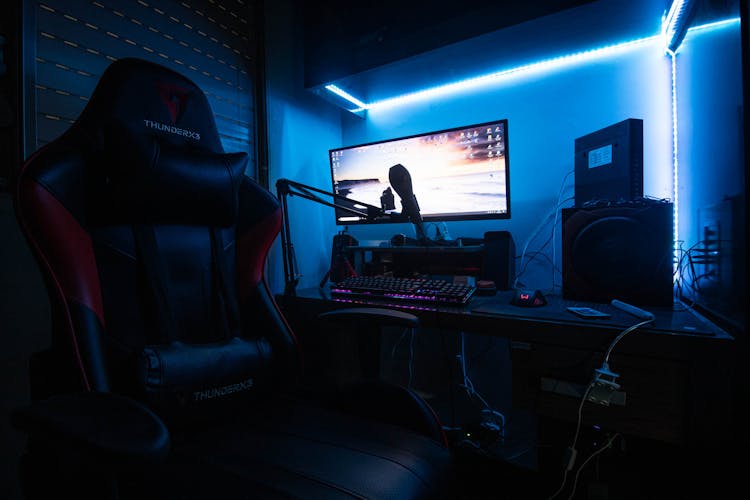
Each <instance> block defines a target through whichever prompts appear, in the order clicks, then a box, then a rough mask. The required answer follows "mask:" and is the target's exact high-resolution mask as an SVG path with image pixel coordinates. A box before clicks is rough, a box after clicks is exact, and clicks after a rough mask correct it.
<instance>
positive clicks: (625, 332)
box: [603, 318, 654, 367]
mask: <svg viewBox="0 0 750 500" xmlns="http://www.w3.org/2000/svg"><path fill="white" fill-rule="evenodd" d="M652 321H654V318H651V319H647V320H645V321H641V322H640V323H636V324H635V325H633V326H631V327H629V328H626V329H625V330H623V331H622V332H621V333H620V334H619V335H618V336H617V337H615V339H614V340H613V341H612V343H611V344H610V345H609V348H607V354H606V355H605V356H604V363H603V365H604V366H605V367H606V366H608V365H609V355H610V354H611V353H612V349H614V348H615V344H617V343H618V342H619V341H620V340H621V339H622V338H623V337H624V336H625V335H627V334H628V333H630V332H632V331H633V330H636V329H638V328H640V327H642V326H643V325H647V324H649V323H651V322H652Z"/></svg>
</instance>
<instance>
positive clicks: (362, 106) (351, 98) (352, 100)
mask: <svg viewBox="0 0 750 500" xmlns="http://www.w3.org/2000/svg"><path fill="white" fill-rule="evenodd" d="M326 90H327V91H329V92H331V93H333V94H336V95H337V96H339V97H341V98H344V99H346V100H347V101H349V102H350V103H352V104H354V105H355V106H357V107H358V109H350V110H349V111H351V112H352V113H356V112H357V111H362V110H363V109H367V104H365V103H363V102H362V101H360V100H359V99H357V98H356V97H354V96H353V95H351V94H350V93H349V92H347V91H345V90H343V89H341V88H339V87H338V86H336V85H333V84H329V85H326Z"/></svg>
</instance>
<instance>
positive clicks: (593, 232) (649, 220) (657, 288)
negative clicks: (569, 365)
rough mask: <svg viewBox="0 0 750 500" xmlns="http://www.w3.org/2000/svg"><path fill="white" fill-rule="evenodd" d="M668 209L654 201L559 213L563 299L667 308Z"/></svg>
mask: <svg viewBox="0 0 750 500" xmlns="http://www.w3.org/2000/svg"><path fill="white" fill-rule="evenodd" d="M672 209H673V204H672V203H668V202H657V201H654V202H640V203H637V202H631V203H621V204H612V205H609V206H602V207H594V208H566V209H563V211H562V256H563V298H565V299H572V300H582V301H590V302H609V301H611V300H612V299H619V300H621V301H624V302H628V303H631V304H634V305H642V306H649V305H650V306H669V305H671V304H672V303H673V261H674V257H673V231H672V228H673V219H672V217H673V213H672Z"/></svg>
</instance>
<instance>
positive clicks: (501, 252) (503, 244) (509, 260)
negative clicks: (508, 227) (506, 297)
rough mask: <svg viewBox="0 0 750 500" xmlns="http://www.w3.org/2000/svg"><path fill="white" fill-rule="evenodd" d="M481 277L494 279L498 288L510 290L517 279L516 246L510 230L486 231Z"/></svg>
mask: <svg viewBox="0 0 750 500" xmlns="http://www.w3.org/2000/svg"><path fill="white" fill-rule="evenodd" d="M483 245H484V249H483V253H482V272H481V278H482V279H484V280H492V281H494V282H495V287H496V288H497V289H498V290H510V289H511V288H512V287H513V281H515V279H516V247H515V244H514V243H513V236H512V235H511V234H510V233H509V232H508V231H487V232H486V233H484V240H483Z"/></svg>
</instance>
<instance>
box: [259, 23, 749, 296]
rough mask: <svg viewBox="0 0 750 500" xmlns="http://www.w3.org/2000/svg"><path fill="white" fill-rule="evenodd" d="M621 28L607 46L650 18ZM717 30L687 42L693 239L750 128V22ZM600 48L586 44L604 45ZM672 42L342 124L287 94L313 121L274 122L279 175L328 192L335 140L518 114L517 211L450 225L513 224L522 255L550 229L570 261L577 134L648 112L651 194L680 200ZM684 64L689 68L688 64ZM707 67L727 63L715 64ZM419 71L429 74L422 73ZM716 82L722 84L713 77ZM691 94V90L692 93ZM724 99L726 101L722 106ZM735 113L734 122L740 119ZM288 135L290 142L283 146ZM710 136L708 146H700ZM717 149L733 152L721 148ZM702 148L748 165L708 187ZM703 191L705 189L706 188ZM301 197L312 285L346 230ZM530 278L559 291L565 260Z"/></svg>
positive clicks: (395, 73) (373, 235) (550, 251)
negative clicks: (749, 95) (560, 209)
mask: <svg viewBox="0 0 750 500" xmlns="http://www.w3.org/2000/svg"><path fill="white" fill-rule="evenodd" d="M660 14H661V12H659V11H658V10H657V11H654V17H655V19H654V26H658V24H659V19H658V17H659V15H660ZM610 21H611V22H615V21H616V20H615V19H612V20H610ZM544 22H552V23H553V24H554V16H553V17H552V18H551V19H547V20H545V21H540V22H539V25H538V29H540V30H544V28H545V26H544ZM651 29H652V26H648V27H647V29H646V31H647V34H648V35H656V34H657V32H656V31H649V30H651ZM618 33H619V34H618V37H623V38H618V39H616V40H614V39H613V40H606V41H605V42H604V43H605V44H615V43H620V42H623V41H627V40H632V39H634V38H643V33H644V28H643V26H640V27H639V28H638V30H635V31H634V36H633V37H627V36H626V35H627V33H625V34H623V32H622V30H620V31H619V32H618ZM711 33H713V34H709V32H708V31H706V32H705V33H704V32H700V33H698V32H696V33H692V34H690V35H688V37H687V39H686V42H685V48H684V49H683V50H682V51H681V52H680V53H679V54H678V56H677V64H678V75H679V76H678V78H680V81H679V82H678V87H679V91H678V92H680V94H679V95H680V98H679V99H678V102H679V103H680V104H679V106H681V107H680V109H679V110H678V115H679V116H680V117H681V122H680V133H681V134H682V136H683V138H682V139H681V141H682V142H681V146H682V147H683V149H684V150H681V152H680V165H681V172H680V178H681V179H685V183H686V184H685V185H684V186H681V188H680V195H681V197H682V198H684V200H682V203H683V205H681V207H682V208H681V213H684V215H683V216H682V217H681V222H680V233H681V234H682V235H683V236H685V237H692V236H691V235H690V231H691V229H690V226H689V225H690V222H689V221H690V214H691V213H693V212H694V211H695V207H696V205H695V203H696V200H697V199H698V198H700V197H701V196H702V197H704V198H705V200H703V201H699V202H698V203H704V202H708V201H709V200H711V199H713V200H717V199H720V198H721V196H722V194H720V193H721V192H726V191H727V187H728V186H739V185H741V182H740V181H739V179H741V176H742V171H741V161H738V158H741V157H738V154H741V153H740V151H741V149H742V142H741V140H740V138H739V134H740V132H739V130H740V129H739V128H738V120H739V117H740V113H739V110H738V106H739V105H740V104H741V90H740V85H741V84H740V82H741V80H740V75H739V61H740V58H739V27H738V25H737V26H735V27H733V28H728V29H723V30H717V31H714V32H711ZM548 43H549V42H548ZM727 45H728V47H727ZM599 46H601V45H599ZM599 46H596V45H593V46H588V47H585V48H586V49H597V48H599ZM662 47H663V44H662V42H661V40H659V39H658V38H654V39H652V40H648V41H645V42H643V43H641V44H638V45H635V46H632V47H629V48H628V49H627V50H623V51H619V52H617V53H613V54H610V55H603V56H600V57H598V58H596V59H591V60H582V61H579V62H576V63H574V64H570V65H567V66H563V67H556V68H553V69H550V70H548V71H542V72H533V73H527V74H523V73H522V74H518V75H516V76H514V77H512V78H510V79H506V80H503V81H500V82H498V83H495V84H493V85H491V86H485V87H483V88H481V89H473V90H471V91H466V92H459V93H455V94H451V95H449V96H441V97H435V98H431V99H428V100H422V101H415V102H411V103H407V104H403V105H400V106H398V107H383V108H374V109H370V110H368V111H367V112H366V114H365V115H364V117H359V116H355V115H353V114H351V113H346V112H342V113H341V118H340V121H339V120H338V119H337V118H333V117H331V115H330V114H329V113H323V112H321V109H322V108H320V107H319V106H318V105H317V104H315V105H313V104H312V102H308V101H305V102H304V103H303V102H302V100H300V99H297V98H294V99H292V100H287V101H286V102H283V101H284V98H283V96H282V95H278V96H277V97H278V98H279V99H280V102H279V103H277V104H276V105H277V106H278V107H279V108H278V109H279V110H281V111H283V115H284V116H286V118H284V119H285V120H288V119H290V118H293V116H298V117H300V118H301V121H300V122H299V124H306V126H305V127H304V129H305V130H306V133H307V135H305V137H304V139H300V134H299V133H295V132H294V131H297V130H299V127H298V126H297V125H298V124H297V123H288V124H287V126H288V130H285V129H283V128H278V127H277V128H276V130H277V132H278V133H282V134H286V135H283V136H279V135H276V136H275V135H274V133H273V130H272V133H271V143H272V154H273V153H274V152H276V153H277V154H279V155H281V157H280V158H277V159H276V160H274V159H273V158H272V159H271V171H272V172H274V173H276V174H277V176H278V177H288V178H291V179H294V180H297V181H300V182H305V183H309V184H313V185H315V186H318V187H321V188H324V189H328V186H329V182H330V181H329V178H328V175H329V172H328V160H327V155H326V153H327V149H329V148H334V147H340V146H346V145H351V144H358V143H363V142H370V141H377V140H382V139H388V138H394V137H400V136H405V135H411V134H416V133H422V132H427V131H430V130H439V129H444V128H450V127H457V126H461V125H468V124H472V123H479V122H484V121H489V120H494V119H498V118H507V119H508V120H509V151H510V172H511V176H510V186H511V210H512V218H511V219H510V220H507V221H493V222H486V221H482V222H480V221H468V222H463V223H456V222H454V223H449V224H448V230H449V232H450V234H451V236H453V237H458V236H474V237H481V236H482V234H483V233H484V232H485V231H488V230H508V231H510V232H511V233H512V234H513V237H514V239H515V242H516V246H517V253H518V254H520V253H521V252H522V250H523V249H524V247H526V246H527V245H528V246H527V252H534V251H536V250H538V249H540V248H541V247H542V245H543V244H544V242H545V241H546V240H547V239H548V238H549V237H550V236H554V240H553V241H554V246H547V247H546V248H545V253H546V254H547V256H548V257H549V258H550V259H554V261H555V263H556V266H557V267H558V268H560V267H561V260H562V256H561V253H560V224H559V219H558V221H557V224H554V217H552V220H551V221H548V222H546V223H543V221H544V220H545V218H546V217H547V216H548V215H550V214H554V208H555V206H556V205H557V203H558V199H559V200H565V199H566V198H569V197H571V196H572V195H573V176H572V175H569V176H567V177H566V175H567V174H568V173H569V172H571V171H572V169H573V151H574V140H575V138H577V137H580V136H582V135H585V134H587V133H589V132H593V131H595V130H598V129H600V128H602V127H605V126H608V125H610V124H613V123H616V122H618V121H621V120H624V119H626V118H631V117H632V118H641V119H643V120H644V194H645V195H646V196H650V197H655V198H670V199H671V198H672V194H673V191H672V190H673V184H672V165H673V157H672V98H671V64H670V58H669V57H668V56H666V55H665V54H664V51H663V48H662ZM298 49H299V48H297V50H298ZM454 49H455V47H454ZM715 51H719V52H720V53H721V54H720V55H719V54H717V53H715ZM549 53H550V56H559V55H560V54H559V52H558V50H557V48H556V47H555V46H554V44H551V43H550V45H549ZM438 56H439V54H438ZM707 59H711V60H712V61H713V62H712V65H709V66H707V65H706V60H707ZM437 60H439V57H438V58H437ZM534 62H537V60H529V61H521V62H519V64H529V63H534ZM732 64H734V65H735V66H736V68H735V69H736V71H735V70H732V71H730V72H729V73H728V74H726V76H724V74H723V73H721V72H720V71H718V67H721V68H723V67H725V66H731V65H732ZM681 65H684V66H686V67H685V68H684V69H680V68H681V67H682V66H681ZM701 65H703V67H700V66H701ZM706 68H713V69H714V70H716V71H710V70H709V71H708V72H706V71H705V70H706ZM712 75H715V76H712ZM411 76H412V75H410V74H409V66H408V65H407V64H398V65H394V69H393V70H392V72H391V73H389V69H388V68H383V69H380V70H378V72H377V78H371V79H370V81H371V82H372V81H382V82H390V83H392V82H393V81H400V82H403V83H404V86H405V87H408V84H409V81H410V78H411ZM414 78H415V79H417V78H418V76H417V75H414ZM682 79H684V80H686V81H682ZM715 79H719V80H721V82H722V83H721V84H719V85H717V84H716V83H713V82H712V80H715ZM729 82H731V83H729ZM390 83H389V84H390ZM272 85H273V83H272ZM384 85H385V83H384ZM683 92H684V93H685V95H682V93H683ZM370 94H371V95H376V94H382V90H381V89H377V88H372V89H370ZM691 94H693V95H695V96H697V95H699V94H710V95H711V99H707V98H706V96H705V95H702V96H701V97H698V99H700V100H701V103H695V104H694V103H693V100H694V99H695V97H693V95H691ZM363 97H364V96H363ZM364 100H365V101H367V99H364ZM716 100H718V101H720V102H721V104H720V105H718V104H717V103H716V102H714V103H711V101H716ZM293 108H294V109H293ZM683 108H684V109H683ZM701 109H703V110H705V113H707V114H706V116H701V115H700V113H701ZM719 110H721V111H719ZM732 110H734V111H732ZM269 112H270V116H271V119H272V120H276V119H278V118H274V110H273V109H272V108H271V109H269ZM691 113H692V119H693V120H695V119H697V120H701V121H705V120H708V121H709V122H710V123H711V129H712V132H711V133H712V134H713V135H715V136H719V137H722V138H723V141H724V145H716V144H712V145H710V146H709V145H708V142H709V141H696V137H695V135H694V134H695V133H696V132H695V130H692V129H690V128H686V127H690V125H688V123H689V122H687V121H686V120H687V119H688V117H689V116H691ZM717 113H718V114H717ZM729 115H731V119H728V116H729ZM683 129H684V130H683ZM691 130H692V131H691ZM700 130H701V132H700V133H704V132H703V130H704V127H703V125H701V129H700ZM292 134H294V135H293V136H294V137H295V138H297V139H295V141H294V143H295V144H294V147H293V148H292V149H290V150H289V154H287V155H284V154H283V151H284V150H285V148H286V146H284V145H283V144H285V143H287V142H288V141H289V140H290V137H292ZM275 137H276V139H275ZM278 141H280V142H281V143H282V144H275V142H278ZM701 143H702V144H703V145H702V146H697V145H698V144H701ZM720 144H721V142H720ZM696 148H697V149H696ZM714 148H719V149H720V150H721V151H720V152H716V151H714ZM700 156H707V157H713V158H722V159H726V161H724V162H723V163H725V164H727V165H732V166H734V165H736V169H733V168H729V169H728V170H727V171H726V172H723V173H720V174H717V176H718V177H720V180H716V179H714V180H712V181H711V182H713V183H714V184H717V185H716V186H715V187H714V188H711V189H710V191H706V190H705V189H704V188H703V187H702V184H703V183H704V182H706V179H702V178H701V176H706V177H711V176H712V175H713V174H711V173H710V171H712V170H711V169H706V168H705V165H704V163H705V162H704V161H702V160H701V159H699V157H700ZM713 171H714V172H715V170H713ZM564 180H565V183H564V184H563V181H564ZM691 185H692V186H693V187H690V186H691ZM698 186H701V187H700V188H698ZM696 191H699V192H700V193H701V194H696ZM297 203H298V204H300V205H302V204H304V208H300V210H301V213H299V214H297V213H295V214H294V215H292V217H294V218H293V219H291V221H292V224H293V230H292V231H293V234H294V236H295V245H296V246H297V248H298V260H299V263H300V269H301V270H302V271H303V273H304V274H306V276H304V277H303V278H302V281H301V283H300V286H317V284H318V281H319V280H320V278H321V277H322V276H323V274H324V273H325V271H326V269H327V267H328V263H329V259H330V241H331V238H332V236H333V235H334V234H335V233H336V231H337V230H339V229H341V228H340V227H337V226H335V225H334V224H333V213H332V210H331V209H328V208H322V209H319V208H318V206H317V205H315V204H312V203H310V202H307V201H304V200H300V201H297ZM571 204H572V200H569V201H567V203H564V204H563V206H570V205H571ZM349 230H350V232H351V233H352V234H353V235H354V236H355V237H356V238H358V239H359V240H360V241H362V240H384V239H388V238H389V237H390V236H391V235H393V234H394V233H397V232H404V233H406V234H407V235H413V228H412V227H411V226H410V225H405V224H404V225H377V226H350V227H349ZM553 231H554V235H553ZM300 245H304V247H305V248H306V249H311V250H312V253H313V255H309V254H306V255H304V256H302V255H301V254H299V247H300ZM319 249H323V250H322V251H323V253H324V255H323V256H322V257H321V256H320V255H318V254H317V251H318V250H319ZM521 281H522V283H523V284H524V285H526V286H529V287H534V288H541V289H544V290H551V289H552V288H553V285H554V286H556V287H559V286H560V283H561V278H560V275H559V274H556V275H554V274H553V268H552V266H551V265H550V263H549V262H548V261H547V260H546V259H538V260H537V261H535V262H533V263H532V265H531V266H529V268H528V269H527V272H526V274H525V275H524V276H522V278H521Z"/></svg>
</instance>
